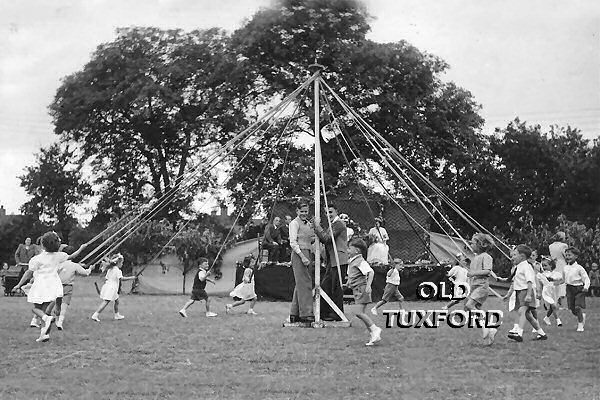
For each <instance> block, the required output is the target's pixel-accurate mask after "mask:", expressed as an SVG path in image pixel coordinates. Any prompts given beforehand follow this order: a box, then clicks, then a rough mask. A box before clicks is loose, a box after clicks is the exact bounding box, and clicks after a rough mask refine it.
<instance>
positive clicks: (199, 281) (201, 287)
mask: <svg viewBox="0 0 600 400" xmlns="http://www.w3.org/2000/svg"><path fill="white" fill-rule="evenodd" d="M199 263H200V269H199V271H198V273H197V274H196V276H195V277H194V286H193V287H192V296H191V297H190V299H189V300H188V301H187V303H185V305H184V306H183V308H182V309H181V310H179V315H181V316H182V317H183V318H187V313H186V312H185V310H187V308H188V307H189V306H191V305H192V304H194V302H196V301H200V300H204V301H205V302H206V316H207V317H216V316H217V314H216V313H214V312H211V311H210V298H209V297H208V293H206V290H205V289H206V281H208V282H210V283H212V284H213V285H214V283H215V282H214V281H212V280H211V279H208V260H207V259H206V258H201V259H200V260H199Z"/></svg>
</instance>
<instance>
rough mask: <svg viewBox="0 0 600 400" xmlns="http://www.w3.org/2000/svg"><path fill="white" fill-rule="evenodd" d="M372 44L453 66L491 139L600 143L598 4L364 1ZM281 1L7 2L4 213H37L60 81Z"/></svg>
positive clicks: (1, 103)
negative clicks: (157, 37) (109, 52)
mask: <svg viewBox="0 0 600 400" xmlns="http://www.w3.org/2000/svg"><path fill="white" fill-rule="evenodd" d="M364 3H365V5H366V7H367V9H368V11H369V13H370V14H371V15H372V16H373V20H372V21H371V27H372V30H371V32H370V33H369V35H368V38H369V39H372V40H374V41H377V42H395V41H399V40H406V41H408V42H409V43H411V44H412V45H414V46H416V47H417V48H419V49H420V50H421V51H425V52H428V53H431V54H435V55H436V56H439V57H441V58H442V59H444V60H445V61H446V62H447V63H448V64H449V65H450V69H449V71H448V72H447V73H446V74H445V76H444V77H443V79H444V80H447V81H454V82H456V83H457V84H458V85H459V86H461V87H463V88H465V89H467V90H469V91H470V92H471V93H472V94H473V96H474V98H475V100H476V101H477V102H478V103H479V104H481V106H482V109H481V115H482V116H483V117H484V118H485V119H486V125H485V128H484V131H485V132H493V129H494V128H495V127H503V126H506V124H507V123H508V122H509V121H511V120H513V119H514V118H515V117H517V116H518V117H520V119H521V120H524V121H527V122H528V123H530V124H541V125H542V126H543V127H547V126H549V125H550V124H557V125H560V126H566V125H571V126H573V127H577V128H579V129H580V130H581V131H582V133H583V135H584V136H585V137H586V138H590V139H593V138H597V137H598V136H599V135H600V46H599V45H600V39H599V38H600V2H597V1H595V0H586V1H583V0H579V1H578V0H571V1H569V2H565V1H556V0H526V1H523V0H519V1H515V0H504V1H492V0H489V1H480V0H444V1H440V0H437V1H432V0H418V1H417V0H364ZM269 4H271V0H220V1H218V2H215V1H211V0H145V1H138V0H128V1H122V0H79V1H77V0H55V1H52V2H49V1H42V0H37V1H36V0H20V1H11V0H0V205H3V206H4V208H5V209H6V210H7V212H8V213H9V214H11V213H12V214H16V213H19V207H20V206H21V205H22V204H23V203H24V202H26V201H27V196H26V193H25V192H24V190H23V189H22V188H21V187H20V180H19V179H18V176H20V175H23V174H24V172H25V168H26V167H27V166H28V165H33V164H34V162H35V154H36V153H37V152H38V151H39V149H40V148H41V147H42V146H47V145H49V144H51V143H52V142H54V141H55V140H56V136H55V135H54V134H53V126H52V123H51V118H50V116H49V115H48V106H49V104H50V103H51V102H52V100H53V98H54V95H55V93H56V90H57V89H58V87H59V86H60V84H61V79H62V78H63V77H65V76H67V75H70V74H72V73H74V72H77V71H79V70H81V69H82V67H83V66H84V64H85V63H86V62H87V61H89V59H90V57H91V54H92V53H93V51H94V50H95V48H96V47H97V46H98V45H100V44H101V43H106V42H110V41H112V40H114V38H115V31H116V29H117V28H119V27H127V26H156V27H160V28H165V29H166V28H181V29H183V30H192V29H198V28H200V29H202V28H209V27H213V26H219V27H221V28H224V29H227V30H229V31H232V30H234V29H236V28H238V27H240V26H241V25H242V24H243V22H244V20H245V19H248V18H250V17H251V16H252V15H253V14H254V13H255V12H256V11H257V10H258V9H259V8H260V7H265V6H268V5H269Z"/></svg>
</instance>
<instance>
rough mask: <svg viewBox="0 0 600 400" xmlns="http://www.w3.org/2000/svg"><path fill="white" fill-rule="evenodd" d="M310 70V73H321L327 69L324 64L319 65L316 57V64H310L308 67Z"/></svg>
mask: <svg viewBox="0 0 600 400" xmlns="http://www.w3.org/2000/svg"><path fill="white" fill-rule="evenodd" d="M308 69H309V70H310V72H312V73H315V72H321V71H323V70H324V69H325V66H324V65H322V64H319V63H318V62H317V58H316V57H315V62H314V64H310V65H309V66H308Z"/></svg>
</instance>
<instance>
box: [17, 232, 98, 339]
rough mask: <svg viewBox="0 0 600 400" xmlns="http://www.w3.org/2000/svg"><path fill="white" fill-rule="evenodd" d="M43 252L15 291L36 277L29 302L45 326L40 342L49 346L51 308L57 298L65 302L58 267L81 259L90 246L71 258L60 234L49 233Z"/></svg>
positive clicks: (43, 238)
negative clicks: (75, 258)
mask: <svg viewBox="0 0 600 400" xmlns="http://www.w3.org/2000/svg"><path fill="white" fill-rule="evenodd" d="M41 243H42V248H43V250H44V251H43V252H42V253H41V254H38V255H36V256H34V257H33V258H31V260H29V269H28V270H27V271H26V272H25V274H24V275H23V277H22V278H21V280H20V281H19V283H18V284H17V285H16V286H15V287H14V288H13V291H17V290H19V288H21V286H22V285H23V284H24V283H25V282H27V281H28V280H29V279H30V278H31V277H32V276H33V284H32V285H31V288H30V289H29V293H28V294H27V301H28V302H29V303H33V306H34V308H33V310H32V311H33V314H34V315H36V316H37V317H38V318H40V319H41V320H42V321H43V322H44V325H43V326H42V328H41V332H40V337H39V338H37V339H36V341H38V342H47V341H48V340H49V339H50V335H49V332H50V327H51V325H52V322H53V320H54V317H52V316H51V315H48V310H49V309H48V306H49V305H50V303H52V302H53V301H55V300H56V299H57V298H62V296H63V288H62V282H61V280H60V277H59V276H58V267H59V266H60V264H61V263H63V262H65V261H67V260H69V259H71V258H74V257H76V256H77V255H79V253H80V252H81V250H83V249H84V248H85V247H86V245H85V244H83V245H82V246H81V247H80V248H79V250H78V251H76V252H75V253H73V254H72V255H70V256H69V255H68V254H67V253H64V252H62V251H58V249H59V248H60V237H59V236H58V234H56V232H47V233H45V234H44V236H42V239H41Z"/></svg>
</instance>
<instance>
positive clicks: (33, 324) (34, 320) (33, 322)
mask: <svg viewBox="0 0 600 400" xmlns="http://www.w3.org/2000/svg"><path fill="white" fill-rule="evenodd" d="M29 326H30V327H31V328H39V327H40V323H39V322H38V317H33V318H32V319H31V322H30V323H29Z"/></svg>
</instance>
